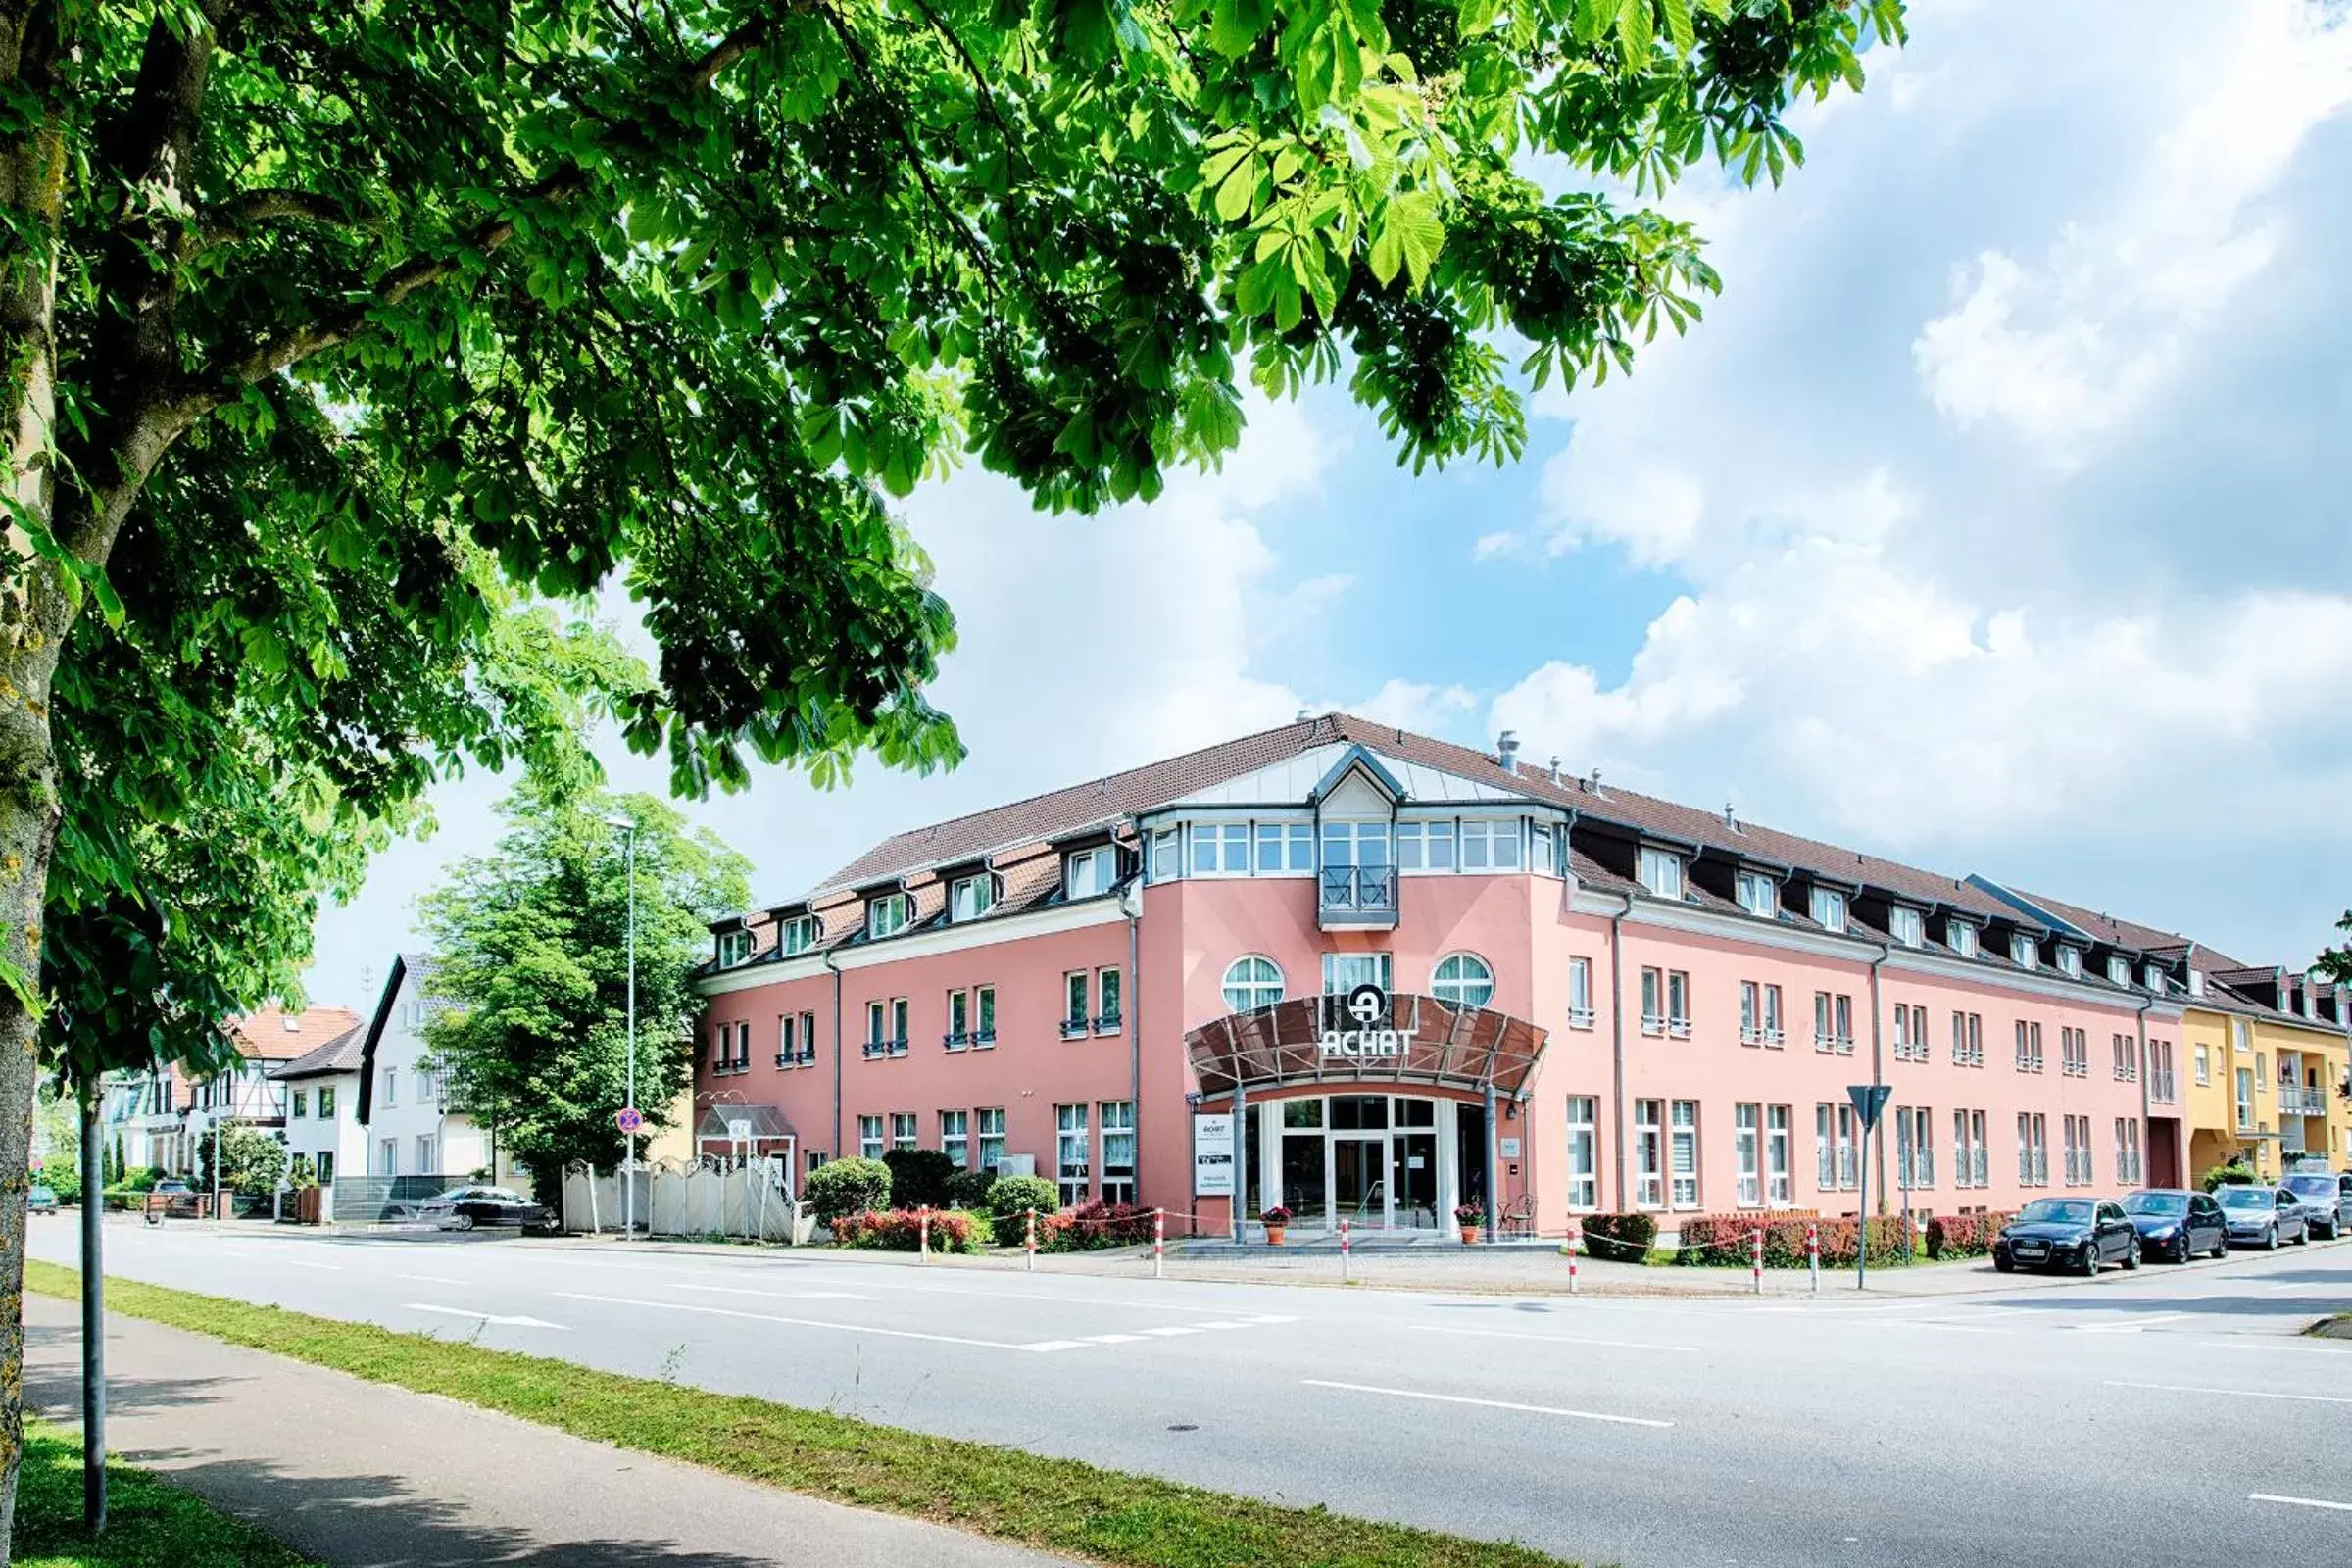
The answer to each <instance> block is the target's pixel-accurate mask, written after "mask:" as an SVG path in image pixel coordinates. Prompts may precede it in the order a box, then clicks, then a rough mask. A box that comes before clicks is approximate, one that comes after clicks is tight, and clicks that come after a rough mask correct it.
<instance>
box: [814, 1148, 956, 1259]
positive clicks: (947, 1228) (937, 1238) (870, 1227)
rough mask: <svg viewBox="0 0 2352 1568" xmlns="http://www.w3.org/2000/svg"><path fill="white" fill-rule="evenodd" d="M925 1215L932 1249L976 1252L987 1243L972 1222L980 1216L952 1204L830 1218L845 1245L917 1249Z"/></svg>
mask: <svg viewBox="0 0 2352 1568" xmlns="http://www.w3.org/2000/svg"><path fill="white" fill-rule="evenodd" d="M825 1168H826V1169H830V1168H831V1167H830V1166H827V1167H825ZM926 1215H928V1217H929V1225H930V1231H931V1250H933V1251H935V1252H977V1251H979V1250H980V1249H981V1248H982V1247H984V1246H986V1245H987V1243H986V1241H985V1240H984V1239H983V1237H982V1235H981V1233H980V1231H979V1230H977V1229H976V1228H975V1226H974V1224H973V1221H974V1220H976V1219H978V1218H979V1216H978V1215H975V1214H966V1213H964V1212H962V1211H961V1210H959V1209H953V1208H934V1209H914V1208H888V1209H880V1210H872V1209H868V1210H865V1211H862V1212H857V1213H849V1214H844V1215H842V1216H841V1217H840V1218H839V1219H837V1220H835V1221H834V1222H833V1240H834V1241H836V1242H838V1243H840V1244H841V1245H842V1246H844V1247H860V1248H872V1249H875V1250H880V1251H887V1252H913V1251H919V1250H922V1245H923V1229H924V1223H925V1216H926Z"/></svg>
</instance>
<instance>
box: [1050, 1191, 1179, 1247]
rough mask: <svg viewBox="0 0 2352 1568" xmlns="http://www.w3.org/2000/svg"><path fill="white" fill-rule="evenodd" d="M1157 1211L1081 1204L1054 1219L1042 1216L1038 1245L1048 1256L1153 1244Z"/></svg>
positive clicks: (1132, 1205) (1123, 1205) (1139, 1206)
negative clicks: (1153, 1228)
mask: <svg viewBox="0 0 2352 1568" xmlns="http://www.w3.org/2000/svg"><path fill="white" fill-rule="evenodd" d="M1155 1213H1157V1210H1155V1209H1150V1208H1146V1207H1144V1205H1143V1204H1141V1203H1105V1202H1103V1201H1101V1200H1099V1199H1098V1200H1097V1201H1094V1202H1091V1203H1081V1204H1079V1205H1078V1206H1077V1207H1076V1208H1073V1209H1070V1210H1068V1211H1067V1212H1065V1213H1060V1214H1055V1215H1054V1216H1053V1217H1052V1218H1051V1219H1048V1218H1046V1217H1045V1216H1043V1215H1040V1216H1039V1218H1038V1222H1037V1245H1038V1248H1039V1250H1042V1251H1048V1252H1088V1251H1093V1250H1097V1249H1099V1248H1104V1247H1138V1246H1141V1245H1143V1244H1144V1243H1146V1242H1149V1241H1151V1240H1152V1217H1153V1215H1154V1214H1155Z"/></svg>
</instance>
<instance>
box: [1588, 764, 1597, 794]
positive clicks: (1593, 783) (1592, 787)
mask: <svg viewBox="0 0 2352 1568" xmlns="http://www.w3.org/2000/svg"><path fill="white" fill-rule="evenodd" d="M1585 790H1586V792H1587V793H1588V794H1592V795H1598V794H1599V793H1600V769H1599V768H1597V767H1596V768H1594V769H1593V776H1592V777H1591V778H1588V779H1586V780H1585Z"/></svg>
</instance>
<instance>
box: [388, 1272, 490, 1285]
mask: <svg viewBox="0 0 2352 1568" xmlns="http://www.w3.org/2000/svg"><path fill="white" fill-rule="evenodd" d="M401 1278H402V1279H404V1280H409V1281H412V1282H414V1283H416V1284H418V1285H475V1284H479V1283H480V1282H479V1281H478V1280H453V1279H449V1278H447V1277H445V1276H443V1275H440V1274H403V1275H402V1276H401Z"/></svg>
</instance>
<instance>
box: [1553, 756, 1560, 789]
mask: <svg viewBox="0 0 2352 1568" xmlns="http://www.w3.org/2000/svg"><path fill="white" fill-rule="evenodd" d="M1551 781H1552V782H1553V783H1554V784H1557V783H1558V782H1559V781H1560V760H1559V759H1558V758H1557V757H1554V758H1553V759H1552V760H1551Z"/></svg>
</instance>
